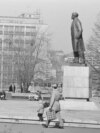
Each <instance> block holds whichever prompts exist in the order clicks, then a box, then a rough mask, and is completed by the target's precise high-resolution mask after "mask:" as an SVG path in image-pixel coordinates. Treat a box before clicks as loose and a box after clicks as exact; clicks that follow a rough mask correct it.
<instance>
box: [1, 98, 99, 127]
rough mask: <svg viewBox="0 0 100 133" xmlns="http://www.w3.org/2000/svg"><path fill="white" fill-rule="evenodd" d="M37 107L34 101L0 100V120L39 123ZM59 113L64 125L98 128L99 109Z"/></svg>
mask: <svg viewBox="0 0 100 133" xmlns="http://www.w3.org/2000/svg"><path fill="white" fill-rule="evenodd" d="M37 108H38V102H36V101H27V100H18V101H17V100H1V101H0V122H14V123H29V124H41V123H40V122H39V121H38V117H37ZM61 115H62V118H64V119H65V123H64V125H65V126H76V127H77V126H79V127H92V128H100V111H82V110H81V111H75V110H73V111H72V110H62V111H61ZM44 120H46V115H45V113H44ZM52 124H53V123H51V125H52Z"/></svg>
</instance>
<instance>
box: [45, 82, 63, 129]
mask: <svg viewBox="0 0 100 133" xmlns="http://www.w3.org/2000/svg"><path fill="white" fill-rule="evenodd" d="M60 97H61V94H60V92H59V91H58V89H57V84H55V85H54V86H53V92H52V96H51V100H50V106H49V110H50V111H52V110H53V111H54V112H55V115H56V118H58V120H59V125H58V127H59V128H63V125H64V124H63V120H62V118H61V114H60V111H61V109H60V103H59V100H60ZM50 122H51V120H48V119H47V121H46V124H43V126H44V127H46V128H47V127H48V126H49V124H50Z"/></svg>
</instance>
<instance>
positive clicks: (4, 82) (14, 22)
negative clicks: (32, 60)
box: [0, 13, 46, 90]
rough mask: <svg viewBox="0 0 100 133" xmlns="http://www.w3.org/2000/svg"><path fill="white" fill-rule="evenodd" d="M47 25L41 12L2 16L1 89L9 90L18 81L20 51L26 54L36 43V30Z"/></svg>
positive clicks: (0, 40) (0, 20)
mask: <svg viewBox="0 0 100 133" xmlns="http://www.w3.org/2000/svg"><path fill="white" fill-rule="evenodd" d="M45 26H46V25H44V24H43V22H42V21H41V19H40V14H39V13H34V14H21V15H20V16H18V17H8V16H0V90H4V89H5V90H8V87H9V85H10V84H11V83H12V82H14V83H17V77H16V74H15V73H16V69H17V67H16V65H17V64H16V62H15V60H16V57H17V56H19V55H18V51H21V52H22V53H23V52H24V54H26V51H25V50H27V49H28V47H29V46H30V45H31V46H33V45H34V40H35V37H36V31H37V30H38V29H40V28H41V27H42V29H43V27H45Z"/></svg>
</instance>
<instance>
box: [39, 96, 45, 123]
mask: <svg viewBox="0 0 100 133" xmlns="http://www.w3.org/2000/svg"><path fill="white" fill-rule="evenodd" d="M37 112H38V117H39V120H40V121H43V113H44V104H43V101H42V98H41V97H40V98H39V109H38V110H37Z"/></svg>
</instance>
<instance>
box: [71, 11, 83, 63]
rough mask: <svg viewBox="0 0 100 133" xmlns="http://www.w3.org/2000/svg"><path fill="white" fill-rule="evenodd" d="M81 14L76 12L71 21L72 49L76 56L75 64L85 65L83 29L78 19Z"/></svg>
mask: <svg viewBox="0 0 100 133" xmlns="http://www.w3.org/2000/svg"><path fill="white" fill-rule="evenodd" d="M78 16H79V14H78V13H76V12H74V13H72V16H71V19H72V20H73V21H72V24H71V38H72V47H73V54H74V60H73V62H74V63H80V64H85V56H84V51H85V46H84V42H83V36H82V33H83V29H82V24H81V21H80V20H79V19H78Z"/></svg>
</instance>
